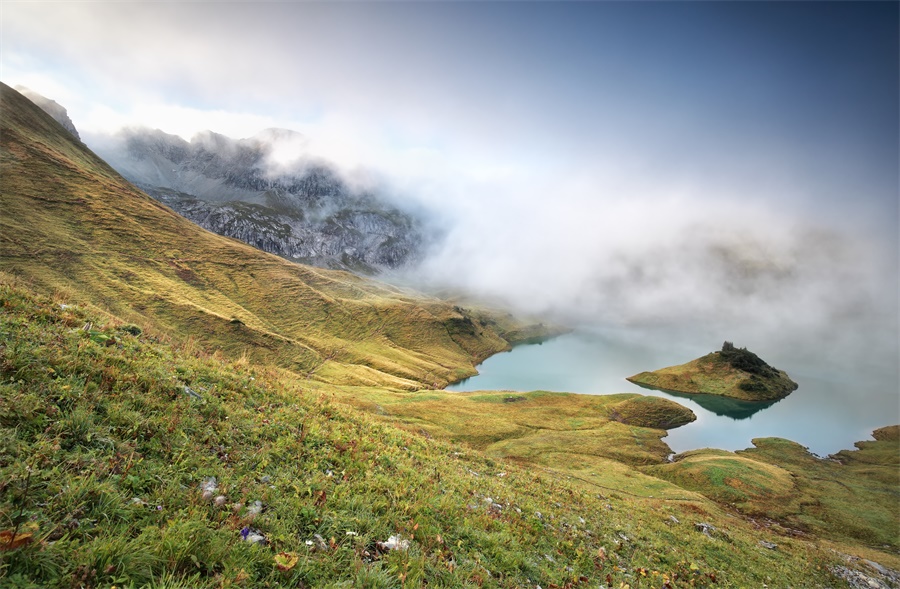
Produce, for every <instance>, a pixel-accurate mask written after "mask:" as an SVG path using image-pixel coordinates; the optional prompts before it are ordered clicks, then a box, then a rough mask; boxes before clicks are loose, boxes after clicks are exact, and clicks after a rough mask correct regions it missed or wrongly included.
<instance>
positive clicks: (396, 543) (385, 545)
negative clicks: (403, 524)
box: [375, 534, 409, 551]
mask: <svg viewBox="0 0 900 589" xmlns="http://www.w3.org/2000/svg"><path fill="white" fill-rule="evenodd" d="M375 545H376V546H378V548H379V549H381V550H404V551H405V550H408V549H409V540H404V539H403V538H402V537H401V536H400V535H399V534H398V535H396V536H391V537H390V538H388V539H387V541H386V542H376V543H375Z"/></svg>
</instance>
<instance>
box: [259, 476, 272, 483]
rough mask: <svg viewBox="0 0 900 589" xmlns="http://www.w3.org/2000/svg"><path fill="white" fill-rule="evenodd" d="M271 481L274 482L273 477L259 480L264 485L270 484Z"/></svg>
mask: <svg viewBox="0 0 900 589" xmlns="http://www.w3.org/2000/svg"><path fill="white" fill-rule="evenodd" d="M271 481H272V477H270V476H269V475H265V476H264V477H262V478H261V479H259V482H261V483H262V484H264V485H266V484H268V483H270V482H271Z"/></svg>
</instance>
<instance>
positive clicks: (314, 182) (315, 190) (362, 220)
mask: <svg viewBox="0 0 900 589" xmlns="http://www.w3.org/2000/svg"><path fill="white" fill-rule="evenodd" d="M302 143H303V137H302V136H300V135H299V134H297V133H294V132H292V131H288V130H285V129H267V130H265V131H263V132H261V133H259V134H257V135H255V136H253V137H251V138H248V139H240V140H236V139H231V138H229V137H225V136H224V135H219V134H216V133H212V132H205V133H201V134H198V135H197V136H195V137H194V138H193V139H192V140H191V141H190V142H188V141H185V140H184V139H181V138H180V137H177V136H175V135H168V134H166V133H163V132H162V131H159V130H149V129H126V130H123V131H121V132H120V133H119V134H118V135H117V136H116V137H115V138H114V139H113V140H112V141H109V142H102V143H98V144H97V146H96V148H97V151H98V153H99V154H100V155H101V157H103V158H104V159H105V160H106V161H107V162H109V163H110V164H111V165H112V166H113V167H114V168H115V169H116V170H117V171H119V172H120V173H121V174H122V175H124V176H125V177H126V178H127V179H129V180H131V181H132V182H133V183H134V184H136V185H137V186H139V187H140V188H141V189H143V190H144V191H146V192H147V193H148V194H150V195H151V196H153V197H154V198H156V199H158V200H160V201H161V202H164V203H165V204H166V205H168V206H169V207H171V208H172V209H173V210H175V211H176V212H178V213H180V214H181V215H183V216H184V217H186V218H188V219H190V220H191V221H194V222H195V223H197V224H198V225H200V226H201V227H204V228H206V229H209V230H210V231H213V232H215V233H218V234H220V235H225V236H228V237H233V238H235V239H239V240H241V241H243V242H245V243H248V244H250V245H252V246H254V247H257V248H259V249H262V250H264V251H267V252H270V253H274V254H277V255H279V256H282V257H285V258H288V259H290V260H294V261H299V262H303V263H309V264H313V265H316V266H320V267H325V268H339V269H347V270H353V271H358V272H363V273H368V274H372V273H377V272H378V271H380V270H383V269H387V268H397V267H400V266H403V265H405V264H409V263H411V262H413V261H415V260H416V259H417V257H418V256H419V254H420V253H421V250H422V246H423V230H422V226H421V223H420V222H419V220H418V219H416V218H415V217H414V216H412V215H410V214H409V213H407V212H405V211H403V210H401V209H400V208H398V207H396V206H394V205H392V204H390V203H389V202H388V201H387V200H386V199H385V198H383V197H382V195H381V194H379V193H377V192H376V191H374V190H365V189H358V188H354V187H351V186H350V184H349V183H348V182H347V181H345V180H344V179H343V178H342V177H341V175H340V174H339V173H338V172H337V171H336V170H335V169H334V168H333V167H332V166H331V165H329V164H328V163H327V162H323V161H319V160H314V159H310V158H306V157H301V158H299V159H292V160H291V161H288V162H287V163H285V162H283V161H281V160H280V158H281V157H282V152H283V149H285V147H284V146H286V145H288V146H297V145H299V144H302ZM288 149H290V148H288Z"/></svg>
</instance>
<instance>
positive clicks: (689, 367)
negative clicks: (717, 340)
mask: <svg viewBox="0 0 900 589" xmlns="http://www.w3.org/2000/svg"><path fill="white" fill-rule="evenodd" d="M626 380H628V381H629V382H633V383H634V384H636V385H639V386H645V387H649V388H654V389H660V390H664V391H674V392H676V393H688V394H697V393H701V394H706V395H722V396H725V397H733V398H735V399H741V400H744V401H774V400H776V399H781V398H783V397H787V396H788V395H789V394H791V393H792V392H793V391H795V390H796V389H797V386H798V385H797V383H796V382H794V381H793V380H791V379H790V377H789V376H788V375H787V373H786V372H784V371H783V370H778V369H777V368H773V367H772V366H769V365H768V364H766V362H764V361H763V360H762V359H761V358H760V357H759V356H757V355H756V354H754V353H753V352H751V351H749V350H747V348H735V347H734V345H733V344H732V343H731V342H725V343H724V344H723V345H722V350H721V351H719V352H713V353H711V354H707V355H706V356H703V357H702V358H697V359H696V360H692V361H690V362H688V363H687V364H680V365H678V366H669V367H668V368H660V369H659V370H654V371H653V372H641V373H640V374H635V375H634V376H631V377H628V378H627V379H626Z"/></svg>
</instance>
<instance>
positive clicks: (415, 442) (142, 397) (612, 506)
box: [0, 276, 900, 589]
mask: <svg viewBox="0 0 900 589" xmlns="http://www.w3.org/2000/svg"><path fill="white" fill-rule="evenodd" d="M15 282H17V281H16V280H15V279H11V278H10V277H8V276H0V307H2V309H3V312H2V314H0V336H2V342H3V345H2V347H0V382H2V384H0V392H2V394H0V433H2V444H0V481H2V482H0V522H2V523H0V556H2V558H0V585H2V586H4V587H17V588H28V589H32V588H33V589H36V588H38V587H40V588H42V589H44V588H50V587H53V588H56V587H60V588H63V587H65V588H68V587H73V586H75V587H110V586H113V585H115V586H117V587H166V588H169V589H176V588H177V589H181V588H184V589H188V588H191V589H197V588H201V589H204V588H210V589H212V588H214V587H248V588H250V587H360V588H367V589H368V588H379V587H382V588H387V587H424V586H441V587H475V586H480V587H509V588H513V587H537V586H541V587H571V588H575V587H631V588H639V587H647V588H651V587H652V588H658V587H670V588H675V587H748V586H762V585H768V586H770V587H788V586H794V587H812V586H823V585H824V586H829V587H837V586H842V585H844V582H843V581H841V580H840V579H841V578H842V577H847V578H850V577H852V578H857V579H869V580H871V581H872V582H873V583H876V582H882V581H881V580H879V579H888V580H889V578H890V577H889V576H885V575H881V574H880V573H878V571H877V570H876V569H874V568H872V567H873V566H876V565H867V564H865V561H862V560H860V559H859V558H857V557H850V556H847V555H846V554H842V553H839V552H835V551H834V550H833V548H837V549H839V550H840V551H842V552H843V551H846V550H848V548H847V547H845V546H844V545H843V544H840V543H832V544H823V545H819V544H817V543H816V542H815V539H814V537H811V536H808V535H806V534H802V533H799V532H798V531H796V530H794V529H792V528H788V527H783V526H781V525H779V524H777V523H775V522H773V521H771V520H761V521H754V520H745V519H744V518H741V517H735V515H734V514H733V513H731V512H730V510H727V509H723V508H722V507H720V506H718V505H717V504H716V503H714V502H713V501H711V500H709V499H705V498H704V497H703V496H702V495H700V494H697V493H694V492H690V491H685V490H682V489H678V488H677V487H675V486H673V485H671V484H668V483H665V482H663V481H661V480H659V479H654V478H651V477H648V476H646V475H641V474H640V473H638V472H636V471H633V470H631V469H629V468H627V467H626V466H625V465H623V464H621V463H619V462H616V461H615V460H607V461H605V462H604V463H603V470H605V471H606V472H605V473H604V474H603V476H604V481H603V482H604V483H605V484H598V483H597V482H591V481H590V480H588V479H586V478H585V476H587V475H588V474H589V473H587V472H586V473H584V475H585V476H579V475H566V476H562V475H561V474H560V473H559V472H558V471H557V470H556V468H555V467H556V466H558V464H557V465H553V464H551V465H549V466H536V465H528V464H525V465H518V464H516V462H510V461H506V460H498V459H496V458H491V457H489V456H487V455H485V454H482V453H481V452H479V451H476V450H473V449H471V447H468V446H466V445H463V444H458V443H448V442H444V441H440V440H429V439H427V438H426V437H423V436H421V435H417V434H415V433H411V432H407V431H402V430H399V429H397V428H395V427H392V426H390V425H387V424H384V423H382V422H381V420H379V419H377V418H376V417H374V416H371V415H367V414H365V413H361V412H358V411H355V410H352V409H350V408H348V407H346V406H344V405H342V404H340V403H335V402H334V401H332V391H333V390H334V387H332V386H331V385H328V384H326V383H321V382H315V381H298V380H297V379H295V378H292V377H290V375H289V373H286V372H285V371H283V370H281V369H277V368H273V367H260V366H257V365H254V364H253V363H250V362H248V361H247V360H246V359H238V360H236V361H229V360H225V359H224V358H223V357H222V356H221V355H219V354H216V355H207V354H204V353H201V352H199V351H198V350H197V349H196V346H191V345H190V344H188V345H185V346H171V345H167V344H164V343H161V342H159V341H158V340H157V338H156V337H154V336H152V335H148V334H147V333H146V332H142V331H141V330H140V329H139V328H138V327H137V326H135V325H129V324H124V323H121V322H120V321H118V320H116V319H111V318H110V317H109V316H108V314H106V313H105V312H103V311H102V310H100V309H97V308H94V307H93V306H91V305H85V304H80V303H76V302H73V301H72V300H71V299H66V298H65V297H62V296H60V295H57V296H55V297H54V298H49V297H44V296H39V295H36V294H34V293H32V292H30V291H29V290H28V289H26V288H23V287H22V286H21V285H16V284H14V283H15ZM495 397H498V398H495V399H494V401H497V402H499V404H500V405H502V406H506V407H508V406H509V405H515V404H516V403H519V402H522V403H525V404H527V403H528V402H529V401H516V402H515V403H503V402H502V401H501V400H500V398H499V397H500V396H499V395H497V396H495ZM529 399H530V400H531V402H534V401H537V400H539V399H540V396H538V397H537V398H536V397H535V396H530V397H529ZM471 400H472V401H473V402H476V403H481V404H482V405H481V406H482V407H484V406H487V407H490V406H491V405H492V404H493V405H496V404H497V403H492V402H491V400H490V399H477V398H471ZM624 402H625V404H626V405H623V399H617V400H615V401H614V402H613V405H614V406H615V407H617V408H618V409H619V410H620V412H621V414H622V415H621V418H622V419H623V421H624V422H626V423H627V421H628V420H629V418H628V417H627V416H628V415H633V414H634V412H635V408H630V409H629V408H627V402H628V401H627V399H625V400H624ZM551 406H552V403H551ZM623 441H624V440H623ZM870 445H871V444H870ZM890 447H891V446H887V447H885V448H884V449H882V450H880V452H882V454H884V453H885V451H887V452H886V453H890ZM872 458H875V461H874V462H873V461H872ZM766 460H769V459H768V458H766ZM860 462H861V463H863V462H865V463H868V466H867V467H868V468H870V469H872V468H875V469H877V468H878V467H877V466H876V465H877V463H878V457H877V453H876V454H873V453H872V452H869V453H867V458H865V459H861V461H860ZM760 464H762V463H760ZM596 465H597V463H594V465H593V466H586V468H597V466H596ZM834 468H835V469H839V468H840V467H839V466H835V467H834ZM854 472H855V473H856V474H857V475H859V474H861V473H862V472H863V471H862V469H857V470H855V471H854ZM894 472H895V471H894ZM894 549H896V545H895V546H894V547H893V548H892V550H894ZM850 550H855V551H858V550H859V549H853V548H852V546H850ZM859 554H861V555H863V556H865V558H867V559H870V560H872V559H877V561H878V562H879V563H881V564H878V565H877V566H879V567H881V566H882V565H886V566H889V567H890V566H893V567H897V565H898V564H900V563H898V561H900V559H897V558H896V556H890V555H889V554H887V553H886V552H879V551H878V550H875V549H865V550H864V551H862V552H860V553H859ZM857 568H859V569H860V570H859V571H857V570H856V569H857ZM885 570H887V569H885ZM856 586H861V585H856ZM870 586H884V587H888V586H889V585H887V584H885V585H870Z"/></svg>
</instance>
